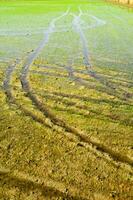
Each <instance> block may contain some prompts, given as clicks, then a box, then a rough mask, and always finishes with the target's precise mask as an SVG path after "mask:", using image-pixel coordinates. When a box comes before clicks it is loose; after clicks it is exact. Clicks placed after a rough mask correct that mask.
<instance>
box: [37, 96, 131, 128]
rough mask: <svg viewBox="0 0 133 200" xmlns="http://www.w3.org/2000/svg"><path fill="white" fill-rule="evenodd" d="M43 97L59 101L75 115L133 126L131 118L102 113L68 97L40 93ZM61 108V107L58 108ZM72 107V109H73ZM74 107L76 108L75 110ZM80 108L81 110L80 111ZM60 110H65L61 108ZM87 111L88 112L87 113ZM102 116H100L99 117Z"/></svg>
mask: <svg viewBox="0 0 133 200" xmlns="http://www.w3.org/2000/svg"><path fill="white" fill-rule="evenodd" d="M41 96H42V97H44V98H45V99H50V100H53V101H55V102H56V103H58V102H61V103H62V104H63V105H64V106H66V108H65V109H66V111H68V112H69V113H73V114H77V115H82V116H84V117H86V118H90V116H91V115H94V116H95V115H96V117H95V118H96V119H100V120H101V119H102V120H105V119H109V122H112V123H119V124H122V125H127V126H131V127H133V121H132V119H121V118H120V117H119V116H116V118H115V117H113V116H111V115H109V114H103V113H102V112H101V111H98V110H94V109H90V108H89V107H88V106H86V105H78V104H77V103H76V102H74V101H72V100H70V99H63V98H62V97H61V96H55V95H50V94H49V93H46V94H43V95H41ZM58 109H60V110H61V108H58ZM73 109H74V110H73ZM75 109H76V110H75ZM81 110H82V111H83V112H81ZM62 111H65V110H63V109H62ZM88 112H89V114H88ZM101 117H102V118H101Z"/></svg>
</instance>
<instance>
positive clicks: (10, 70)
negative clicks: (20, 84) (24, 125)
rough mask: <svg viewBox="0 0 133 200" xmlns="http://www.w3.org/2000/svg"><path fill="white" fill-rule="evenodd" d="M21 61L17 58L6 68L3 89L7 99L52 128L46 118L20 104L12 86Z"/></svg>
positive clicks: (34, 118)
mask: <svg viewBox="0 0 133 200" xmlns="http://www.w3.org/2000/svg"><path fill="white" fill-rule="evenodd" d="M19 63H20V61H19V60H18V59H17V60H16V61H15V63H14V64H12V65H10V66H9V67H8V68H7V70H6V74H5V79H4V81H3V89H4V91H5V94H6V96H7V101H8V102H9V104H14V105H16V106H17V107H18V109H20V110H21V111H22V112H23V113H24V114H25V115H27V116H29V117H31V118H32V119H33V120H34V121H36V122H39V123H41V124H43V125H45V126H47V127H49V128H51V127H50V126H49V125H48V124H47V123H46V122H45V120H44V119H42V118H41V117H38V116H37V115H35V114H33V113H32V112H31V111H29V110H28V109H26V108H24V107H23V106H22V105H20V104H19V103H18V102H17V101H16V99H15V97H14V95H13V92H12V86H11V79H12V76H13V73H14V70H15V68H16V66H17V65H18V64H19Z"/></svg>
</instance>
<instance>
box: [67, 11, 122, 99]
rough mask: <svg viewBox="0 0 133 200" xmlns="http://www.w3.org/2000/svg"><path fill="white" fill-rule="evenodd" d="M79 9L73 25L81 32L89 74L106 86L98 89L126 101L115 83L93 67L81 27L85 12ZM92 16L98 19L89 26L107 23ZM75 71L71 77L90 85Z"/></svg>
mask: <svg viewBox="0 0 133 200" xmlns="http://www.w3.org/2000/svg"><path fill="white" fill-rule="evenodd" d="M79 11H80V13H79V15H78V16H76V15H74V14H73V16H74V20H73V27H74V30H75V31H76V32H77V33H78V34H79V36H80V40H81V43H82V49H83V56H84V65H85V68H86V73H87V74H88V75H89V76H91V77H92V78H94V79H95V80H96V81H98V82H100V83H101V84H102V85H103V86H104V87H103V88H97V90H99V91H100V92H105V93H107V94H108V95H113V96H115V97H117V98H118V99H120V100H122V101H124V100H125V97H123V96H121V95H119V94H117V93H118V92H117V91H116V88H115V86H114V85H113V84H111V83H110V82H109V81H108V80H106V78H105V77H102V76H101V75H99V74H97V73H96V72H95V71H94V69H93V67H92V64H91V59H90V57H91V56H90V51H89V49H88V46H87V40H86V37H85V34H84V32H83V29H82V27H81V16H82V15H84V14H83V12H82V10H81V9H80V8H79ZM86 15H87V14H86ZM91 17H92V18H93V19H95V20H96V24H94V25H92V26H90V27H88V28H95V27H97V26H103V25H105V24H106V22H104V21H102V20H99V19H97V18H96V17H95V16H92V15H91ZM69 69H70V68H69ZM69 71H70V70H69ZM71 71H72V70H71ZM73 72H74V70H73V71H72V74H71V78H72V77H73V79H74V80H75V81H76V82H79V83H81V84H82V85H84V86H87V85H88V83H87V82H85V81H84V80H83V79H81V78H78V79H77V78H74V73H73ZM89 87H90V85H89ZM121 90H122V89H121ZM123 92H124V91H123Z"/></svg>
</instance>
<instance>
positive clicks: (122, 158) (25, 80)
mask: <svg viewBox="0 0 133 200" xmlns="http://www.w3.org/2000/svg"><path fill="white" fill-rule="evenodd" d="M68 13H69V10H67V11H66V13H64V14H63V15H61V16H60V17H58V18H55V19H54V20H52V22H51V23H50V25H49V27H48V29H47V31H46V32H45V35H44V39H43V40H42V42H41V43H40V45H39V46H38V48H37V49H36V50H34V52H33V53H31V54H30V55H29V57H28V58H27V60H26V63H25V64H24V65H23V68H22V72H21V76H20V80H21V84H22V88H23V90H24V91H25V92H26V93H27V96H28V97H29V98H30V100H31V101H32V103H33V105H34V106H35V107H36V108H37V109H38V110H39V111H40V112H41V113H42V114H43V115H44V117H47V118H49V119H50V120H51V122H52V123H53V125H57V126H60V127H62V128H63V129H64V130H65V131H66V132H70V133H72V134H74V135H75V136H77V137H78V138H79V140H80V141H82V142H84V143H86V144H88V145H92V146H93V147H95V148H96V150H97V151H98V152H101V153H102V154H103V153H104V154H107V155H109V156H110V157H111V158H112V159H113V160H115V161H118V162H121V163H126V164H128V165H130V166H133V160H132V159H131V158H130V157H128V156H126V155H122V154H120V153H118V152H116V151H113V150H112V149H110V148H108V147H107V146H106V145H104V144H102V143H101V142H99V141H97V140H96V139H94V138H91V137H89V136H88V135H87V134H86V133H84V132H83V131H80V130H78V129H77V128H75V127H73V126H71V125H69V124H68V123H66V122H65V121H64V120H62V119H60V118H58V116H56V115H54V114H53V112H52V111H51V110H50V109H49V108H48V106H47V104H42V102H41V100H40V98H38V96H37V95H36V94H35V92H34V91H33V89H32V87H31V86H30V82H29V69H30V67H31V65H32V63H33V62H34V61H35V59H36V58H37V57H38V56H39V54H40V52H41V50H42V49H43V48H44V47H45V45H46V44H47V43H48V41H49V38H50V36H51V34H52V33H53V32H54V30H55V23H56V22H57V21H58V20H60V19H61V18H62V17H64V16H66V15H67V14H68ZM80 15H81V13H80ZM80 15H79V16H74V21H73V24H74V26H75V30H76V31H77V32H78V33H79V35H80V38H81V41H82V44H83V54H84V64H85V66H86V69H87V71H88V72H89V74H91V73H92V72H91V73H90V69H89V68H91V67H92V66H91V64H90V59H89V57H88V55H89V52H88V47H87V42H86V39H85V36H84V33H83V31H82V29H81V27H80V23H79V21H78V20H79V19H80ZM14 69H15V65H13V66H11V67H9V68H8V70H7V74H6V78H5V81H4V85H3V86H4V89H5V91H6V94H7V97H8V98H9V99H11V100H12V103H15V100H14V97H13V95H12V93H11V88H10V81H11V77H12V75H13V71H14ZM67 70H68V71H69V75H70V76H72V75H73V71H72V69H71V67H70V68H69V67H67ZM92 74H93V77H95V76H96V75H95V73H92ZM95 78H96V79H97V77H95ZM19 107H20V108H22V107H21V106H19ZM22 110H24V111H25V113H26V114H28V115H30V116H31V117H32V118H33V119H35V120H36V121H38V122H40V123H42V124H44V125H47V124H46V123H45V120H43V119H42V118H37V117H36V116H35V115H33V114H31V113H29V111H27V110H25V109H23V108H22Z"/></svg>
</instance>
